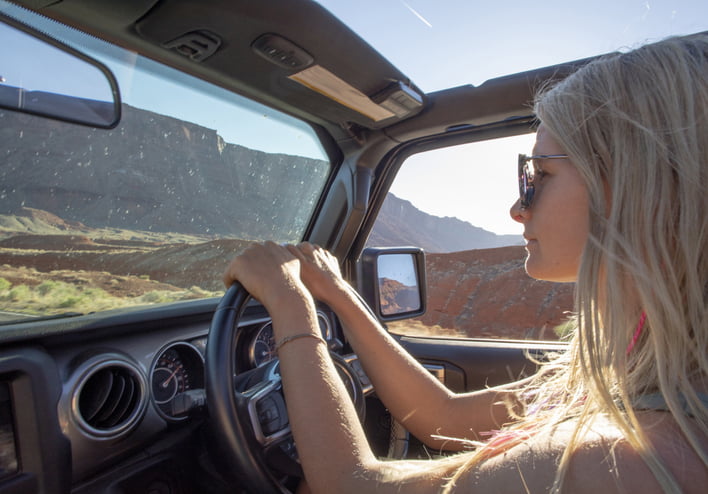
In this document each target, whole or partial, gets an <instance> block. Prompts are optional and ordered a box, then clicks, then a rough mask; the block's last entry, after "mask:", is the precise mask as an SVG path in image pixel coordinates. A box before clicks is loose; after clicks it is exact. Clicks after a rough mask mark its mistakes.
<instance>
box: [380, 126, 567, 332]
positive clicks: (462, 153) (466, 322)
mask: <svg viewBox="0 0 708 494" xmlns="http://www.w3.org/2000/svg"><path fill="white" fill-rule="evenodd" d="M533 141H534V135H533V134H525V135H521V136H514V137H508V138H501V139H494V140H490V141H484V142H478V143H472V144H465V145H460V146H454V147H448V148H441V149H436V150H433V151H427V152H424V153H419V154H416V155H413V156H411V157H410V158H408V159H407V160H406V161H405V162H404V163H403V165H402V166H401V169H400V170H399V172H398V175H397V176H396V179H395V181H394V183H393V185H392V187H391V189H390V191H389V193H388V195H387V197H386V200H385V202H384V205H383V207H382V208H381V211H380V213H379V217H378V218H377V221H376V223H375V225H374V228H373V229H372V232H371V234H370V236H369V240H368V242H367V246H369V247H391V246H402V245H414V246H417V247H421V248H423V249H424V250H425V252H426V276H427V291H428V300H427V307H428V310H427V312H426V314H424V315H423V316H421V317H419V318H416V319H412V320H403V321H396V322H393V323H389V329H390V330H391V331H392V332H395V333H399V334H406V335H412V336H436V337H438V336H440V337H453V338H495V339H513V340H558V339H559V338H560V337H561V336H562V335H563V331H564V328H565V324H566V322H567V319H568V316H569V312H570V310H571V309H572V305H573V285H572V284H571V283H551V282H545V281H538V280H535V279H532V278H531V277H529V276H528V275H527V274H526V272H525V270H524V260H525V257H526V252H525V249H524V246H523V245H524V240H523V237H522V236H521V234H522V232H523V227H522V226H521V225H520V224H518V223H516V222H515V221H513V220H512V219H511V217H510V215H509V208H510V207H511V205H512V204H513V203H514V201H516V199H517V197H518V185H517V178H516V160H517V155H518V154H519V153H529V152H530V151H531V148H532V147H533Z"/></svg>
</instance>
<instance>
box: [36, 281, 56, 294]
mask: <svg viewBox="0 0 708 494" xmlns="http://www.w3.org/2000/svg"><path fill="white" fill-rule="evenodd" d="M59 283H60V282H57V281H52V280H47V281H44V282H42V284H41V285H39V286H38V287H37V288H36V290H37V293H39V294H40V295H48V294H49V292H51V291H53V290H56V289H57V287H58V286H59Z"/></svg>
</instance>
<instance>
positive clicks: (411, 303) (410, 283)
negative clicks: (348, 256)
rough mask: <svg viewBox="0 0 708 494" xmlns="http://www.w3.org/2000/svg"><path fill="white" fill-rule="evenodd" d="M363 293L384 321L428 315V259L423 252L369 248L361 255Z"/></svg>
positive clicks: (420, 250)
mask: <svg viewBox="0 0 708 494" xmlns="http://www.w3.org/2000/svg"><path fill="white" fill-rule="evenodd" d="M359 266H360V280H361V292H362V296H363V297H364V299H365V300H366V301H367V302H368V304H369V306H370V307H371V308H372V309H373V310H374V312H375V313H376V315H377V316H378V317H379V319H381V320H382V321H396V320H400V319H409V318H412V317H417V316H420V315H423V314H425V309H426V287H425V255H424V253H423V250H422V249H418V248H415V247H402V248H368V249H365V250H364V252H363V253H362V255H361V260H360V263H359Z"/></svg>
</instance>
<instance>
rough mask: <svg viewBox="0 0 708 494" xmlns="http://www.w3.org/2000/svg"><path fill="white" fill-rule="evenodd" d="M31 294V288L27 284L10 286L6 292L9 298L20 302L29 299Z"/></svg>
mask: <svg viewBox="0 0 708 494" xmlns="http://www.w3.org/2000/svg"><path fill="white" fill-rule="evenodd" d="M31 296H32V290H30V287H28V286H27V285H17V286H15V287H12V288H11V289H10V291H9V292H8V298H9V300H11V301H13V302H21V301H25V300H28V299H30V298H31Z"/></svg>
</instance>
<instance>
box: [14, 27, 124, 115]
mask: <svg viewBox="0 0 708 494" xmlns="http://www.w3.org/2000/svg"><path fill="white" fill-rule="evenodd" d="M0 39H2V40H3V43H4V45H5V46H7V47H12V49H5V50H3V55H2V65H0V108H5V109H8V110H13V111H19V112H23V113H30V114H33V115H40V116H43V117H48V118H53V119H56V120H62V121H66V122H73V123H78V124H83V125H90V126H93V127H100V128H108V129H110V128H113V127H115V126H116V125H117V124H118V122H119V121H120V96H119V92H118V84H117V83H116V80H115V77H114V76H113V74H112V73H111V71H110V70H108V68H107V67H106V66H104V65H103V64H101V63H100V62H98V61H96V60H94V59H92V58H90V57H88V56H86V55H84V54H82V53H81V52H79V51H77V50H75V49H73V48H71V47H69V46H67V45H64V44H63V43H60V42H58V41H56V40H54V39H52V38H50V37H48V36H46V35H44V34H42V33H40V32H38V31H34V30H32V29H30V28H28V27H27V26H24V25H23V24H21V23H18V22H16V21H14V20H12V19H11V18H9V17H4V16H2V17H0Z"/></svg>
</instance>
